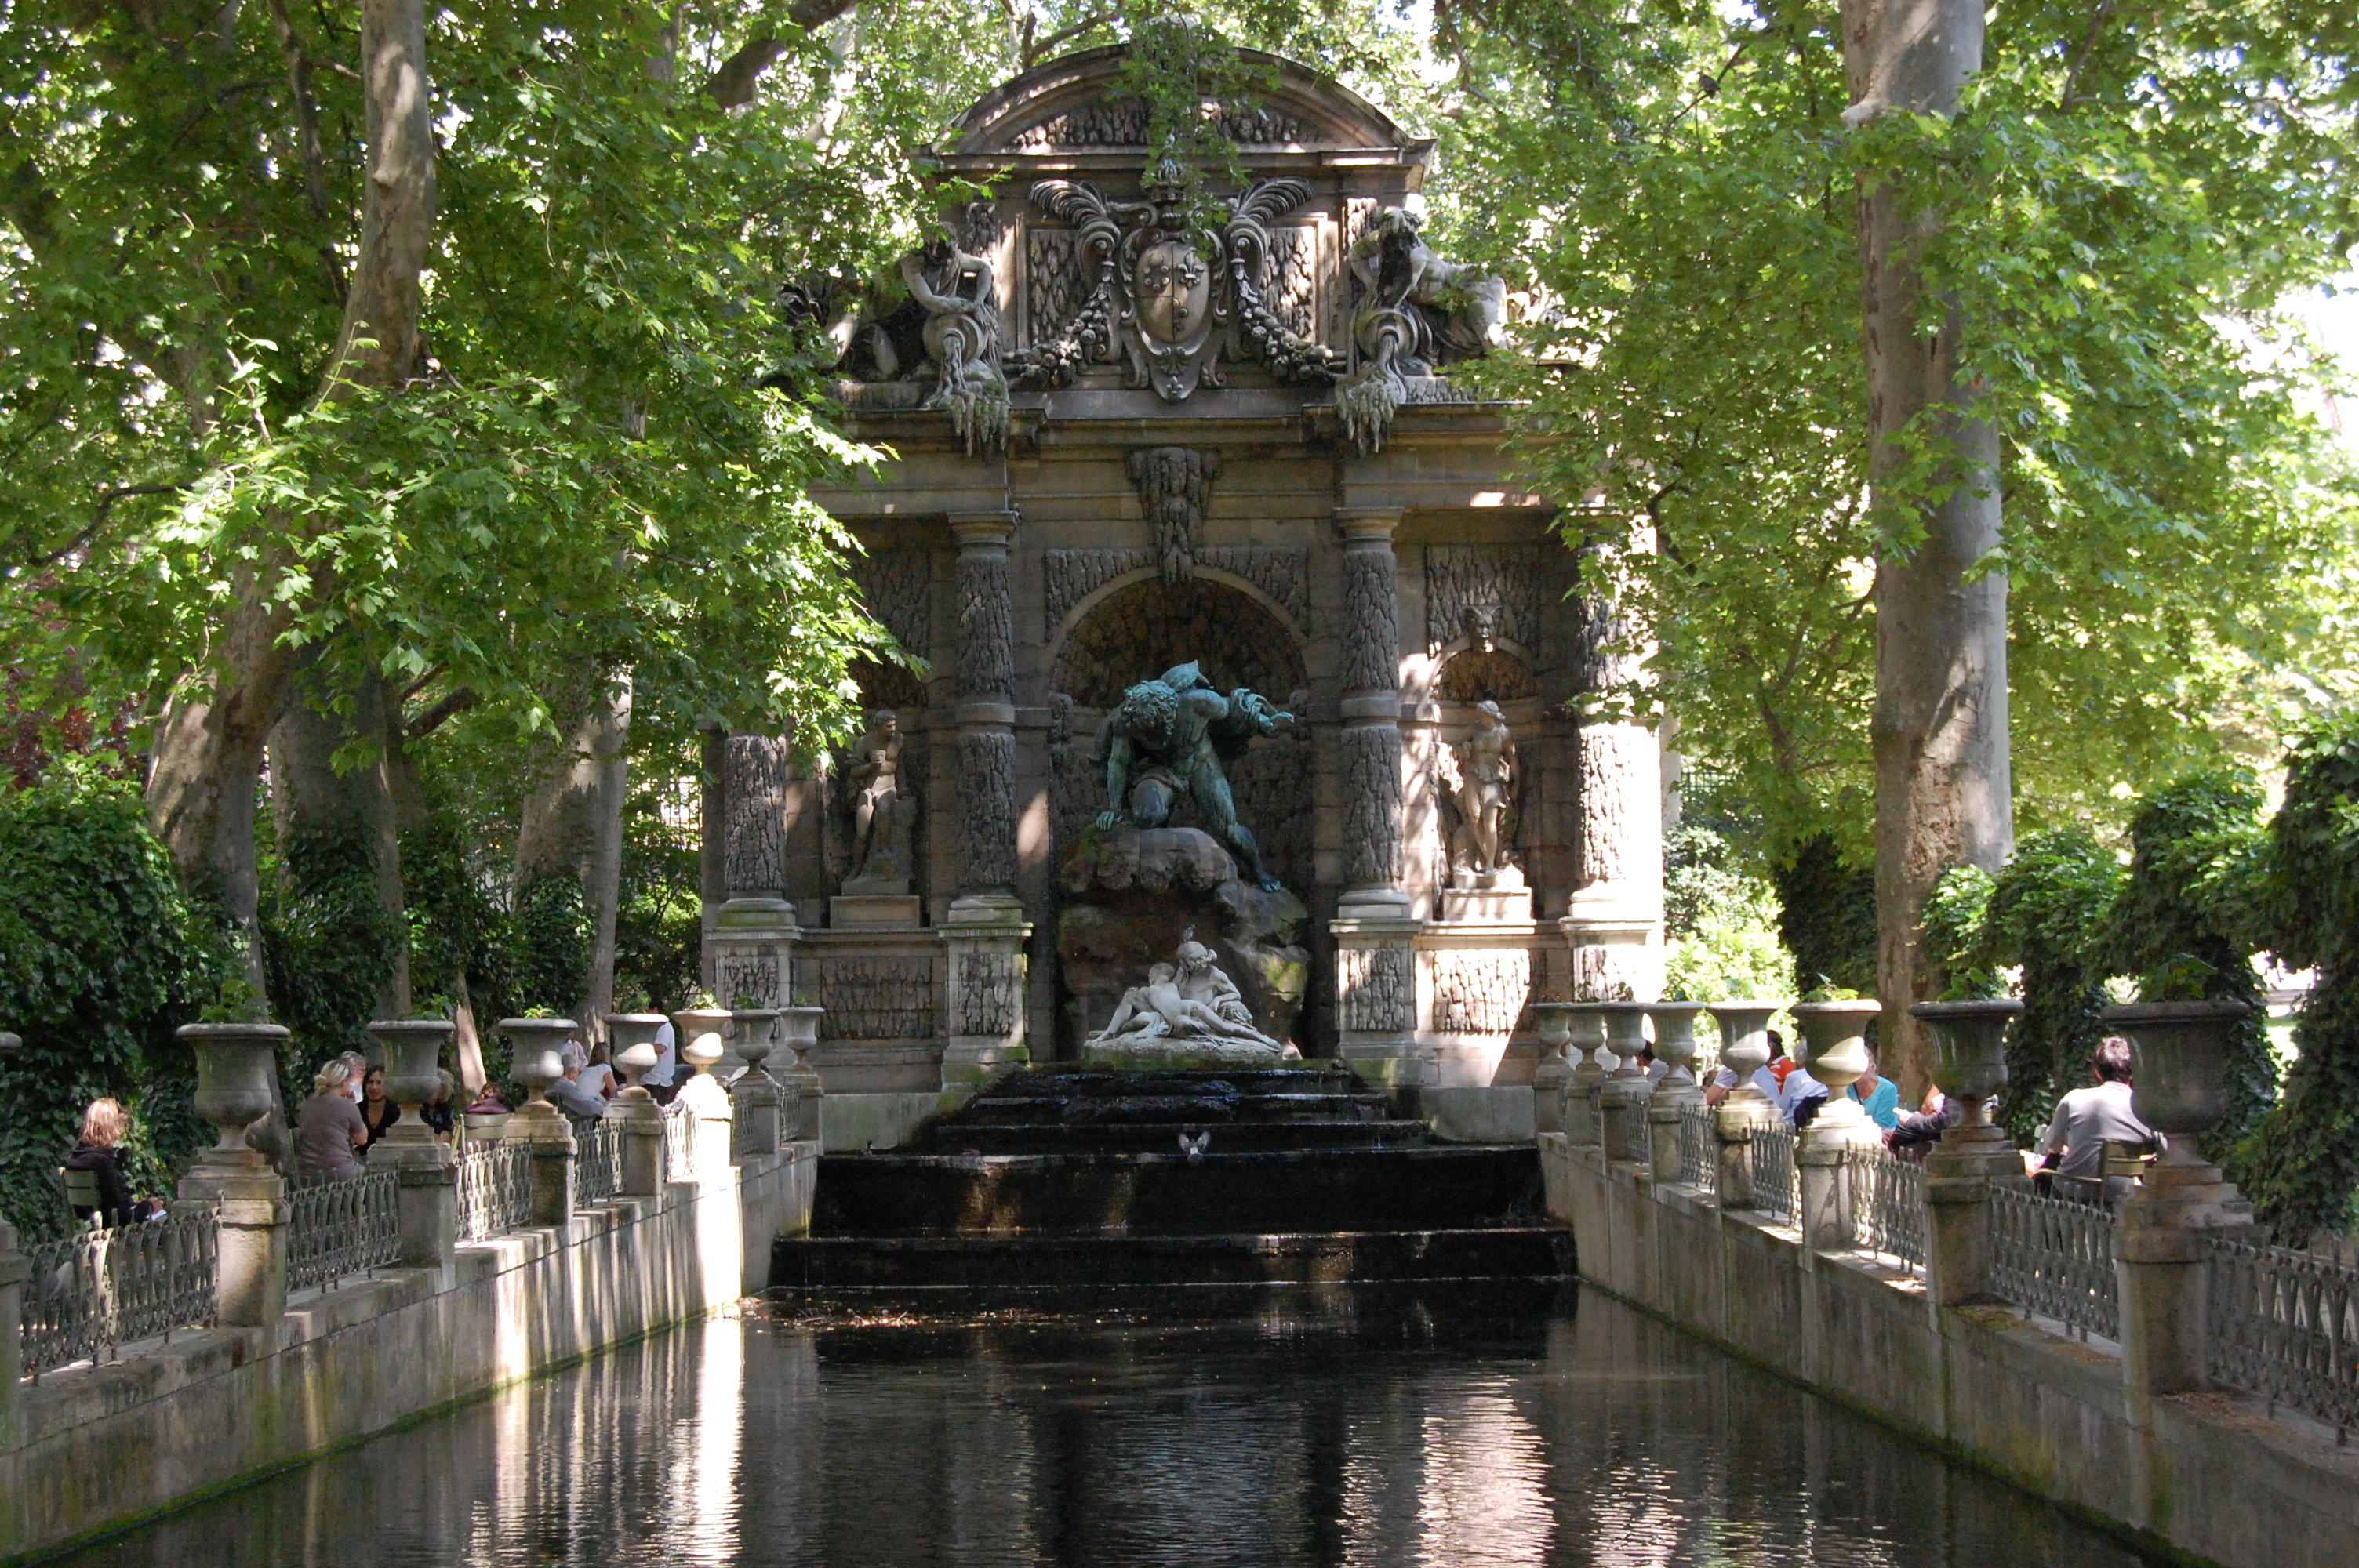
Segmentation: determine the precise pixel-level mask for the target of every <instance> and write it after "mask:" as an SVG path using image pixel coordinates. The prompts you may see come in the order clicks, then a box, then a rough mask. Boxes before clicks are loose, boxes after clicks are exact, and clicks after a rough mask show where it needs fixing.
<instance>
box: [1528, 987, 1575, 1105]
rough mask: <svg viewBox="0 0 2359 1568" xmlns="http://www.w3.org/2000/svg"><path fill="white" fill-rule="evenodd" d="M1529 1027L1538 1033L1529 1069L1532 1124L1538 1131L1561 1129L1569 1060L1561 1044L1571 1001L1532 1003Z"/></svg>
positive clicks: (1568, 1028) (1567, 1037)
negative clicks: (1537, 1051)
mask: <svg viewBox="0 0 2359 1568" xmlns="http://www.w3.org/2000/svg"><path fill="white" fill-rule="evenodd" d="M1532 1027H1533V1030H1534V1032H1535V1033H1538V1035H1539V1037H1540V1059H1539V1065H1538V1066H1536V1067H1534V1068H1533V1069H1532V1126H1533V1130H1535V1131H1538V1132H1562V1131H1563V1130H1564V1090H1565V1086H1566V1084H1567V1083H1568V1082H1570V1081H1571V1076H1572V1064H1571V1062H1569V1061H1567V1060H1566V1059H1565V1054H1564V1048H1565V1046H1566V1044H1568V1043H1569V1042H1570V1041H1571V1039H1572V1004H1571V1002H1569V1001H1536V1002H1534V1003H1532Z"/></svg>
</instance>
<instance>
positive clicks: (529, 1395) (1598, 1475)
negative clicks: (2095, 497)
mask: <svg viewBox="0 0 2359 1568" xmlns="http://www.w3.org/2000/svg"><path fill="white" fill-rule="evenodd" d="M1179 1310H1180V1309H1177V1308H1173V1309H1171V1310H1170V1313H1169V1314H1166V1313H1165V1312H1163V1311H1160V1310H1153V1309H1148V1310H1142V1311H1136V1312H1105V1313H1100V1314H1088V1315H1079V1316H1067V1317H1037V1316H1026V1315H1018V1314H1002V1315H998V1316H991V1317H984V1318H981V1319H977V1320H974V1321H971V1322H966V1323H960V1324H945V1323H941V1322H934V1323H930V1324H927V1323H918V1322H914V1321H896V1320H893V1319H890V1318H885V1319H875V1320H869V1321H861V1320H857V1319H850V1318H843V1317H837V1318H818V1317H814V1318H811V1319H807V1320H804V1321H794V1320H792V1319H791V1318H788V1317H784V1316H773V1317H756V1318H749V1319H743V1320H726V1321H720V1322H714V1323H711V1324H706V1325H699V1326H697V1327H694V1328H690V1329H686V1330H682V1331H679V1332H676V1333H673V1334H669V1335H666V1336H662V1337H660V1338H658V1339H656V1340H653V1341H650V1342H648V1343H647V1344H645V1345H642V1346H636V1347H633V1348H630V1349H628V1350H625V1351H623V1352H619V1353H617V1354H614V1355H612V1356H609V1357H603V1358H601V1359H599V1360H597V1361H595V1362H593V1363H592V1364H590V1365H588V1366H586V1367H582V1368H577V1369H575V1370H572V1371H570V1372H566V1373H563V1374H560V1375H559V1376H557V1377H554V1378H551V1379H547V1380H545V1381H542V1382H539V1383H536V1384H533V1385H531V1386H529V1387H527V1388H523V1389H518V1390H514V1391H513V1392H510V1393H508V1394H506V1395H503V1396H501V1397H499V1398H497V1399H494V1400H487V1401H484V1402H482V1403H478V1404H475V1405H472V1406H469V1407H467V1408H465V1409H463V1410H461V1411H457V1412H456V1413H453V1414H451V1415H448V1416H445V1417H442V1418H440V1419H437V1420H435V1421H432V1422H428V1423H426V1424H424V1425H421V1426H419V1427H416V1428H414V1429H412V1430H409V1431H407V1432H402V1433H396V1434H394V1435H391V1436H387V1437H384V1438H380V1439H378V1440H376V1441H375V1442H372V1443H370V1444H365V1445H364V1446H362V1447H359V1448H355V1449H353V1450H351V1451H349V1452H347V1453H344V1454H339V1455H336V1456H334V1457H332V1458H330V1459H327V1460H324V1461H322V1462H321V1463H320V1464H317V1465H311V1466H310V1467H309V1468H307V1469H304V1470H302V1471H299V1472H296V1473H293V1474H290V1475H288V1476H282V1477H280V1478H279V1479H277V1480H275V1481H271V1482H267V1483H266V1484H264V1485H262V1486H259V1487H253V1488H251V1489H249V1490H246V1491H244V1492H240V1493H237V1494H235V1495H234V1496H231V1497H228V1498H221V1499H219V1500H217V1501H215V1502H212V1503H209V1504H207V1505H205V1506H203V1507H201V1508H200V1509H194V1510H191V1511H190V1512H188V1513H185V1514H181V1515H179V1516H176V1517H175V1518H172V1519H168V1520H166V1521H164V1522H162V1523H160V1524H158V1525H156V1526H153V1527H151V1528H149V1529H147V1530H143V1531H141V1532H139V1533H138V1534H136V1535H134V1536H129V1537H126V1538H124V1539H122V1540H119V1541H114V1542H112V1543H110V1544H108V1545H106V1546H104V1547H102V1548H100V1549H98V1550H95V1551H92V1552H87V1553H85V1554H83V1555H82V1556H80V1557H77V1558H74V1559H72V1560H71V1561H73V1562H74V1563H81V1564H89V1565H95V1564H100V1563H104V1564H110V1565H116V1568H129V1565H131V1564H175V1565H186V1564H201V1563H235V1564H239V1565H241V1568H246V1565H255V1568H260V1565H266V1564H321V1565H332V1568H359V1565H364V1564H386V1565H406V1564H428V1563H432V1564H445V1563H467V1564H501V1565H506V1564H522V1563H563V1564H583V1565H590V1568H609V1565H614V1568H620V1565H624V1564H756V1563H761V1564H772V1563H775V1564H829V1565H832V1568H900V1565H904V1564H934V1563H940V1564H976V1565H984V1564H1016V1563H1027V1564H1029V1563H1040V1564H1073V1565H1076V1568H1080V1565H1087V1568H1134V1565H1142V1564H1164V1563H1169V1564H1189V1565H1196V1564H1232V1563H1234V1564H1265V1563H1266V1564H1281V1563H1283V1564H1293V1563H1304V1564H1313V1563H1315V1564H1328V1563H1337V1564H1343V1563H1348V1564H1371V1565H1386V1568H1389V1565H1392V1564H1436V1565H1451V1568H1456V1565H1462V1564H1463V1565H1468V1568H1473V1565H1487V1564H1524V1563H1534V1564H1540V1563H1547V1564H1592V1563H1594V1564H1601V1565H1613V1568H1625V1565H1627V1568H1642V1565H1652V1564H1671V1563H1695V1564H1700V1565H1709V1568H1723V1565H1725V1568H1752V1565H1756V1564H1770V1563H1823V1564H1887V1563H1888V1564H1894V1565H1909V1568H1913V1565H1916V1564H1927V1565H1940V1568H2038V1565H2042V1564H2049V1563H2053V1564H2058V1565H2060V1568H2061V1565H2068V1564H2069V1565H2070V1568H2128V1565H2129V1564H2133V1563H2140V1562H2141V1561H2142V1560H2141V1559H2140V1558H2138V1557H2137V1556H2136V1555H2135V1554H2134V1553H2131V1552H2127V1551H2125V1550H2124V1549H2123V1548H2122V1547H2121V1546H2119V1545H2118V1544H2116V1543H2115V1542H2114V1541H2110V1540H2108V1539H2106V1538H2104V1537H2102V1536H2099V1535H2095V1534H2093V1533H2092V1532H2090V1531H2088V1530H2084V1529H2082V1528H2081V1527H2080V1526H2078V1525H2076V1524H2075V1523H2074V1522H2073V1521H2071V1519H2066V1518H2065V1517H2064V1516H2062V1515H2061V1514H2060V1513H2058V1512H2056V1511H2055V1510H2053V1509H2049V1508H2047V1507H2045V1506H2044V1505H2041V1504H2039V1503H2037V1502H2034V1501H2032V1500H2031V1499H2029V1498H2025V1497H2023V1496H2021V1495H2020V1494H2017V1493H2016V1492H2013V1491H2010V1490H2008V1489H2007V1488H2006V1487H2002V1486H2000V1485H1998V1484H1997V1483H1995V1482H1993V1481H1990V1480H1987V1479H1984V1478H1983V1477H1981V1476H1976V1475H1973V1474H1971V1473H1968V1472H1964V1471H1961V1470H1957V1469H1953V1468H1951V1467H1950V1466H1948V1465H1944V1464H1943V1463H1941V1462H1940V1460H1938V1459H1936V1458H1934V1457H1932V1456H1930V1454H1926V1453H1924V1452H1922V1451H1920V1450H1918V1449H1915V1448H1912V1447H1909V1446H1908V1445H1907V1444H1902V1443H1900V1442H1898V1441H1897V1440H1896V1439H1894V1438H1892V1437H1889V1436H1887V1435H1886V1434H1885V1433H1882V1432H1881V1431H1879V1430H1878V1429H1877V1428H1875V1427H1873V1426H1870V1425H1868V1424H1866V1423H1865V1422H1861V1421H1858V1420H1856V1419H1854V1418H1853V1417H1850V1416H1848V1415H1845V1414H1844V1413H1843V1412H1842V1411H1838V1410H1835V1409H1833V1408H1832V1407H1830V1406H1828V1405H1826V1404H1824V1403H1821V1401H1819V1400H1814V1399H1811V1398H1810V1397H1809V1396H1807V1395H1804V1394H1801V1393H1799V1392H1797V1391H1796V1390H1793V1389H1792V1388H1790V1387H1789V1386H1788V1385H1786V1384H1783V1383H1780V1382H1778V1381H1777V1380H1775V1379H1771V1378H1768V1377H1767V1376H1765V1375H1763V1374H1760V1373H1758V1372H1756V1371H1753V1370H1751V1369H1750V1368H1745V1367H1743V1366H1741V1365H1738V1364H1736V1363H1734V1362H1731V1361H1729V1360H1727V1359H1725V1358H1723V1357H1720V1356H1718V1355H1717V1354H1715V1353H1713V1352H1712V1351H1710V1350H1708V1349H1706V1348H1704V1347H1702V1346H1700V1345H1697V1344H1696V1343H1694V1342H1693V1341H1690V1340H1688V1339H1685V1338H1682V1337H1681V1336H1678V1335H1676V1334H1673V1333H1671V1332H1670V1331H1669V1330H1666V1329H1664V1328H1661V1327H1660V1326H1658V1325H1655V1324H1653V1323H1651V1322H1650V1321H1648V1320H1647V1319H1644V1318H1642V1317H1639V1316H1637V1315H1636V1314H1633V1313H1631V1312H1629V1311H1628V1310H1627V1309H1625V1308H1623V1307H1620V1306H1617V1305H1615V1304H1614V1303H1611V1302H1607V1301H1604V1300H1603V1299H1601V1298H1599V1297H1597V1296H1594V1295H1589V1296H1584V1297H1582V1298H1580V1299H1579V1301H1578V1302H1577V1303H1576V1302H1575V1301H1574V1300H1573V1299H1572V1297H1571V1295H1570V1293H1569V1292H1568V1293H1567V1294H1565V1295H1563V1296H1549V1297H1532V1296H1521V1297H1517V1296H1505V1297H1502V1296H1471V1295H1466V1294H1463V1293H1447V1292H1444V1293H1423V1294H1418V1293H1403V1292H1401V1291H1399V1290H1398V1289H1394V1290H1391V1291H1382V1292H1379V1291H1374V1290H1367V1289H1363V1290H1360V1291H1343V1292H1336V1293H1335V1294H1333V1295H1332V1296H1329V1297H1326V1298H1324V1299H1322V1300H1321V1301H1318V1302H1315V1303H1302V1302H1299V1301H1298V1302H1295V1303H1291V1304H1290V1305H1288V1306H1287V1307H1285V1308H1282V1309H1281V1308H1265V1309H1260V1310H1246V1311H1243V1312H1238V1313H1233V1314H1230V1315H1227V1316H1225V1317H1215V1318H1212V1319H1209V1320H1207V1319H1205V1318H1203V1317H1202V1316H1201V1315H1195V1316H1192V1317H1186V1316H1180V1315H1178V1314H1179Z"/></svg>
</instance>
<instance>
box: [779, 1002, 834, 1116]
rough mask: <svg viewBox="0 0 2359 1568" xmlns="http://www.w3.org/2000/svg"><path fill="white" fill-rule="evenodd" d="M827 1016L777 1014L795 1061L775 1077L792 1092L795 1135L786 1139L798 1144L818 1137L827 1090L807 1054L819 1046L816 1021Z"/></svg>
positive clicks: (810, 1010) (797, 1011)
mask: <svg viewBox="0 0 2359 1568" xmlns="http://www.w3.org/2000/svg"><path fill="white" fill-rule="evenodd" d="M826 1012H827V1009H825V1008H823V1007H782V1008H780V1009H779V1010H778V1022H779V1026H780V1029H781V1032H782V1033H783V1034H784V1036H785V1041H786V1044H787V1045H788V1047H790V1048H791V1049H792V1050H793V1052H794V1054H795V1059H794V1062H793V1065H790V1066H787V1067H784V1068H782V1069H781V1070H780V1071H779V1073H778V1075H777V1076H778V1078H779V1080H780V1081H781V1082H782V1083H784V1084H785V1085H786V1087H788V1089H790V1090H792V1091H793V1092H794V1097H795V1100H794V1107H793V1112H794V1115H793V1122H794V1131H793V1132H791V1133H790V1134H788V1136H789V1137H790V1138H793V1139H795V1140H797V1141H806V1142H815V1141H818V1139H819V1135H820V1102H821V1100H822V1099H824V1098H826V1096H827V1087H826V1085H824V1084H823V1083H821V1081H820V1076H819V1069H818V1068H816V1067H813V1066H812V1065H810V1054H811V1048H812V1047H813V1046H815V1045H817V1044H819V1021H820V1020H821V1018H822V1017H824V1016H825V1015H826Z"/></svg>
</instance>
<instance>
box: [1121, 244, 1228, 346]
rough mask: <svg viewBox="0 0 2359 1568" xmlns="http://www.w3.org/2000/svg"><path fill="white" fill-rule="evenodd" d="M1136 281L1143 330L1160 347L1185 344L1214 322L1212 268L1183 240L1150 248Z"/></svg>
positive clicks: (1143, 255) (1141, 256)
mask: <svg viewBox="0 0 2359 1568" xmlns="http://www.w3.org/2000/svg"><path fill="white" fill-rule="evenodd" d="M1135 278H1136V281H1135V283H1134V286H1133V287H1134V291H1135V297H1136V299H1137V302H1138V305H1137V309H1138V325H1139V329H1140V330H1141V331H1143V332H1145V333H1146V334H1147V337H1148V338H1149V339H1151V340H1153V341H1155V342H1156V343H1157V344H1158V345H1163V344H1169V345H1171V346H1173V347H1177V346H1179V345H1180V344H1183V343H1185V342H1187V341H1189V340H1190V339H1191V338H1193V337H1195V336H1197V335H1198V334H1199V333H1200V332H1201V331H1202V330H1203V329H1204V327H1205V326H1206V325H1207V324H1208V323H1209V322H1210V321H1211V319H1212V269H1211V268H1210V267H1208V266H1206V265H1204V258H1203V257H1202V256H1201V255H1199V254H1196V251H1195V249H1194V247H1193V246H1190V245H1189V244H1187V243H1184V242H1183V241H1180V240H1162V241H1158V243H1155V244H1151V245H1149V246H1147V248H1146V249H1145V250H1144V251H1141V252H1140V253H1139V256H1138V267H1137V271H1136V275H1135Z"/></svg>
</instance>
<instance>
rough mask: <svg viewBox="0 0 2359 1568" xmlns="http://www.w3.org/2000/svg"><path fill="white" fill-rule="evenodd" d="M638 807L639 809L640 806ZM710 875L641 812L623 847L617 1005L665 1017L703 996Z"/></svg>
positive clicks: (686, 846) (657, 820)
mask: <svg viewBox="0 0 2359 1568" xmlns="http://www.w3.org/2000/svg"><path fill="white" fill-rule="evenodd" d="M635 804H636V803H635ZM702 889H703V871H702V865H701V859H700V857H699V855H698V853H697V847H696V845H695V844H693V843H691V842H689V841H687V840H686V839H685V838H682V837H681V836H679V835H676V834H673V833H671V832H669V831H668V830H667V829H666V828H665V827H664V824H663V819H662V817H661V816H658V815H657V813H656V812H654V811H653V810H651V809H649V810H643V811H637V812H635V813H634V814H633V816H632V818H631V820H630V821H629V822H628V823H627V824H626V827H625V837H624V839H623V879H622V896H621V898H620V900H619V902H618V904H617V907H616V909H615V912H614V998H615V1001H616V1003H617V1004H618V1005H619V1004H621V1003H623V1002H624V1001H625V1000H628V1001H629V1002H631V1004H632V1005H633V1006H635V1007H636V1006H639V1005H645V1006H647V1007H650V1008H652V1009H654V1010H655V1011H658V1012H670V1011H674V1010H676V1009H678V1008H679V1007H680V1006H682V1005H683V1004H684V1003H685V1002H686V1001H687V1000H688V994H689V992H690V991H691V990H694V989H696V984H697V977H698V974H699V972H700V968H701V959H702V957H703V951H704V901H703V896H702Z"/></svg>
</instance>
